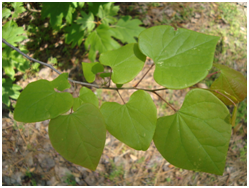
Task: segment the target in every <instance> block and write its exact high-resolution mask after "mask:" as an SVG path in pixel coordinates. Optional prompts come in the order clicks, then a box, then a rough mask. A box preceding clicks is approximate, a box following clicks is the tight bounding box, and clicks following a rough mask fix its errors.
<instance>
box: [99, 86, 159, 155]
mask: <svg viewBox="0 0 249 188" xmlns="http://www.w3.org/2000/svg"><path fill="white" fill-rule="evenodd" d="M100 110H101V113H102V114H103V115H104V118H105V123H106V126H107V130H108V131H109V132H110V133H111V134H112V135H113V136H115V137H116V138H117V139H119V140H120V141H121V142H124V143H125V144H127V145H128V146H130V147H132V148H134V149H136V150H144V151H145V150H147V149H148V147H149V146H150V143H151V141H152V137H153V135H154V131H155V128H156V120H157V112H156V106H155V104H154V103H153V100H152V99H151V97H150V95H149V94H148V93H146V92H145V91H142V90H140V91H136V92H134V93H133V94H132V95H131V97H130V100H129V102H128V103H126V104H124V105H120V104H118V103H115V102H106V103H104V104H103V105H102V106H101V108H100Z"/></svg>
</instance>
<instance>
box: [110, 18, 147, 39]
mask: <svg viewBox="0 0 249 188" xmlns="http://www.w3.org/2000/svg"><path fill="white" fill-rule="evenodd" d="M131 18H132V17H131V16H124V17H122V18H120V19H119V20H118V22H117V24H116V25H114V26H113V27H112V28H111V30H112V31H113V36H114V37H115V38H117V39H119V40H121V41H122V42H123V43H125V42H127V43H133V42H137V41H136V40H135V38H134V37H138V35H139V34H140V33H141V32H142V31H143V30H144V29H145V28H144V27H139V25H141V24H142V22H141V21H140V20H138V19H131Z"/></svg>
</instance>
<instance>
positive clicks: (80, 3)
mask: <svg viewBox="0 0 249 188" xmlns="http://www.w3.org/2000/svg"><path fill="white" fill-rule="evenodd" d="M72 4H73V5H74V8H77V7H78V6H79V7H80V8H83V6H84V4H85V2H72Z"/></svg>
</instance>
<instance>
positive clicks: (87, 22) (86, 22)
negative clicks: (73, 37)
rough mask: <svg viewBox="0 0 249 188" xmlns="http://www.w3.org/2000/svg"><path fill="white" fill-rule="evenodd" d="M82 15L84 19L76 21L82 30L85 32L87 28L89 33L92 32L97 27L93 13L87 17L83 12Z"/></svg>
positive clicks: (79, 18)
mask: <svg viewBox="0 0 249 188" xmlns="http://www.w3.org/2000/svg"><path fill="white" fill-rule="evenodd" d="M81 15H82V16H83V18H81V17H78V19H77V20H76V22H77V24H79V25H80V29H81V30H84V29H85V28H87V30H88V32H90V31H92V30H93V29H94V27H95V22H94V16H93V13H91V12H89V14H88V15H87V14H86V13H85V12H83V11H82V12H81Z"/></svg>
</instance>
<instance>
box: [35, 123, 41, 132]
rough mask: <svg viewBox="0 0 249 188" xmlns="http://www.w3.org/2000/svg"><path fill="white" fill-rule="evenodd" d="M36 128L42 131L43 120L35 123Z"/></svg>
mask: <svg viewBox="0 0 249 188" xmlns="http://www.w3.org/2000/svg"><path fill="white" fill-rule="evenodd" d="M35 128H36V129H37V130H38V131H40V129H41V122H36V123H35Z"/></svg>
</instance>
